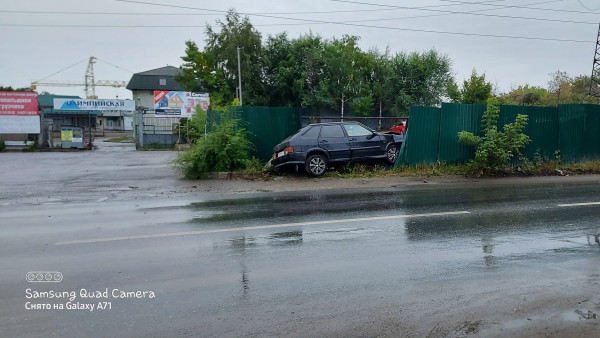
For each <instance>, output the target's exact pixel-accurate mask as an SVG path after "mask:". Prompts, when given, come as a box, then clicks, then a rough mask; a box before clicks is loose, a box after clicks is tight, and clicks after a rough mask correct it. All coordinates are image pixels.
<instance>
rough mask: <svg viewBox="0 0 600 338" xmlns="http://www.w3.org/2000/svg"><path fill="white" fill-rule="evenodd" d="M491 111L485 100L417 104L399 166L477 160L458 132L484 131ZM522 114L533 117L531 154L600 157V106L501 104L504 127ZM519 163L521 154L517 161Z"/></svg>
mask: <svg viewBox="0 0 600 338" xmlns="http://www.w3.org/2000/svg"><path fill="white" fill-rule="evenodd" d="M485 110H486V106H485V105H484V104H476V105H468V104H442V107H441V108H434V107H411V111H410V123H409V125H408V130H407V138H406V140H405V144H404V145H403V146H402V152H401V155H402V156H401V157H400V158H399V159H398V162H397V165H401V164H408V165H416V164H421V163H429V164H433V163H436V162H437V161H441V162H446V163H464V162H466V161H469V160H471V159H472V158H473V156H474V149H473V148H472V147H467V146H465V145H462V144H460V143H458V136H457V134H458V132H459V131H462V130H465V131H469V132H472V133H474V134H476V135H477V134H479V133H480V131H481V118H482V116H483V113H484V112H485ZM517 114H524V115H527V116H528V117H529V123H528V124H527V127H526V128H525V130H524V133H525V134H526V135H528V136H529V137H530V138H531V143H530V144H528V145H527V147H526V148H525V149H524V150H523V155H524V156H525V157H527V158H528V159H530V160H532V159H534V158H536V157H539V158H541V159H554V157H555V154H556V151H559V152H560V155H561V158H562V160H563V162H566V163H572V162H581V161H585V160H593V159H600V106H598V105H584V104H567V105H560V106H558V107H531V106H501V107H500V115H499V118H498V127H499V128H500V129H501V128H502V127H503V126H504V125H505V124H508V123H512V122H514V121H515V118H516V116H517ZM517 163H518V159H515V160H514V161H513V164H515V165H516V164H517Z"/></svg>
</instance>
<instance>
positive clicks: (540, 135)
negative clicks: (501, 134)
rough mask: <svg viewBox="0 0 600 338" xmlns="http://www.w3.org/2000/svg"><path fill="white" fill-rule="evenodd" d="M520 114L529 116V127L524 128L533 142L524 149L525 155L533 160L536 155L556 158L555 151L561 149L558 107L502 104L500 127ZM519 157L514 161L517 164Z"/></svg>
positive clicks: (543, 157) (544, 157)
mask: <svg viewBox="0 0 600 338" xmlns="http://www.w3.org/2000/svg"><path fill="white" fill-rule="evenodd" d="M518 114H523V115H527V116H528V117H529V120H528V123H527V127H525V129H524V130H523V132H524V133H525V135H527V136H529V138H530V139H531V142H530V143H529V144H528V145H527V146H526V147H525V149H523V150H522V153H523V156H525V157H526V158H528V159H530V160H532V159H534V158H535V157H538V156H539V157H540V158H541V159H554V157H555V152H556V151H557V150H559V149H560V148H559V142H558V134H559V132H558V131H559V124H558V109H557V108H556V107H532V106H501V107H500V117H499V119H498V128H500V129H501V128H502V127H504V125H505V124H508V123H513V122H514V121H515V119H516V118H517V115H518ZM517 163H518V159H515V161H513V164H517Z"/></svg>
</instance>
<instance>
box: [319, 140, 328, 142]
mask: <svg viewBox="0 0 600 338" xmlns="http://www.w3.org/2000/svg"><path fill="white" fill-rule="evenodd" d="M319 142H323V143H327V142H329V141H327V140H320V141H319Z"/></svg>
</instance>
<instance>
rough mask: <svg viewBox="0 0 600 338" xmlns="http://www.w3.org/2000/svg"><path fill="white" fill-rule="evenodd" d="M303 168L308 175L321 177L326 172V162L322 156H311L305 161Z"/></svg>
mask: <svg viewBox="0 0 600 338" xmlns="http://www.w3.org/2000/svg"><path fill="white" fill-rule="evenodd" d="M304 168H305V169H306V172H307V173H308V174H309V175H312V176H321V175H323V174H324V173H325V171H326V170H327V161H326V160H325V157H323V155H311V156H310V157H309V158H308V159H307V160H306V163H305V164H304Z"/></svg>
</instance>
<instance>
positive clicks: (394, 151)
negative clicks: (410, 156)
mask: <svg viewBox="0 0 600 338" xmlns="http://www.w3.org/2000/svg"><path fill="white" fill-rule="evenodd" d="M403 141H404V135H395V134H381V133H378V132H376V131H374V130H372V129H370V128H369V127H367V126H365V125H362V124H360V123H358V122H333V123H316V124H311V125H308V126H306V127H304V128H302V129H300V130H299V131H298V132H297V133H295V134H294V135H292V136H290V137H288V138H287V139H285V140H283V141H282V142H281V143H279V144H278V145H277V146H275V148H273V152H274V154H273V158H272V160H271V164H272V165H273V166H274V167H275V168H279V167H282V166H287V165H296V166H298V167H299V166H303V167H304V169H305V170H306V172H307V173H308V174H310V175H313V176H321V175H323V174H324V173H325V171H326V170H327V168H328V167H330V166H331V165H332V164H334V163H338V164H339V163H344V162H355V161H356V162H358V161H368V160H374V159H384V160H386V161H387V162H388V163H390V164H393V163H395V162H396V159H397V158H398V153H399V151H400V146H401V145H402V142H403Z"/></svg>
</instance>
